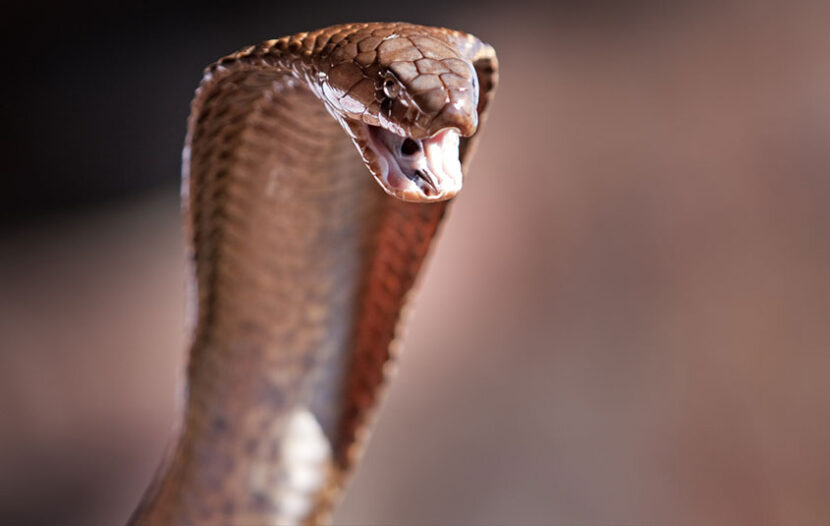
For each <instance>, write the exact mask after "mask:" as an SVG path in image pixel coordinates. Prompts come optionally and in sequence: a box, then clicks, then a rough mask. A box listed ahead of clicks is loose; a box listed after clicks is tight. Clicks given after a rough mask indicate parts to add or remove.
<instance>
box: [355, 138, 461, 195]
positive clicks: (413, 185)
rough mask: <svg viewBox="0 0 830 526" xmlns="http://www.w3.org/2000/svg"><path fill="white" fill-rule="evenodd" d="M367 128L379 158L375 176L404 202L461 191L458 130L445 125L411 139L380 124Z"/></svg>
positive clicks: (369, 142) (370, 146)
mask: <svg viewBox="0 0 830 526" xmlns="http://www.w3.org/2000/svg"><path fill="white" fill-rule="evenodd" d="M364 127H365V132H366V137H367V138H368V146H369V148H370V149H371V150H372V152H374V154H375V157H376V160H377V165H378V166H377V168H376V169H375V170H373V172H374V176H375V178H376V179H377V180H378V182H379V183H380V184H381V186H382V187H383V189H384V190H385V191H386V193H388V194H390V195H393V196H395V197H397V198H399V199H402V200H404V201H411V202H425V201H445V200H447V199H450V198H452V197H454V196H455V195H456V194H457V193H458V192H459V191H460V190H461V186H462V179H463V176H462V172H461V162H460V160H459V158H458V155H459V143H460V135H459V132H458V130H457V129H455V128H444V129H442V130H439V131H438V132H437V133H435V134H434V135H432V136H431V137H427V138H424V139H412V138H410V137H404V136H402V135H398V134H396V133H393V132H391V131H388V130H386V129H384V128H381V127H379V126H372V125H369V124H364Z"/></svg>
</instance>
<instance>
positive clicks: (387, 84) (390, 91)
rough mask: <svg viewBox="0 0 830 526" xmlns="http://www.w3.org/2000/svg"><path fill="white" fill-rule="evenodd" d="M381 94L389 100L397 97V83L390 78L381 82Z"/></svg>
mask: <svg viewBox="0 0 830 526" xmlns="http://www.w3.org/2000/svg"><path fill="white" fill-rule="evenodd" d="M383 94H384V95H386V96H387V97H388V98H390V99H394V98H395V97H397V96H398V83H397V82H395V81H394V80H393V79H391V78H387V79H386V80H384V81H383Z"/></svg>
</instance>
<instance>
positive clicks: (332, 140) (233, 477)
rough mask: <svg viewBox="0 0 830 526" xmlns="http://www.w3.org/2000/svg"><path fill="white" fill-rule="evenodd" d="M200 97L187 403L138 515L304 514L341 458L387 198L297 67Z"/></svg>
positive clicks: (237, 79)
mask: <svg viewBox="0 0 830 526" xmlns="http://www.w3.org/2000/svg"><path fill="white" fill-rule="evenodd" d="M196 104H199V105H200V106H201V112H200V113H199V116H197V117H196V119H195V125H194V127H193V128H192V129H191V137H190V140H189V144H190V151H189V157H190V174H189V175H190V177H189V181H188V182H187V183H186V184H187V188H188V190H189V192H188V202H187V212H186V215H187V224H188V229H189V232H190V236H191V241H192V258H193V262H194V266H193V278H194V280H193V284H194V286H195V296H196V298H197V299H196V302H197V307H196V313H197V314H196V316H195V319H196V321H195V328H194V332H193V335H192V344H191V350H190V359H189V366H188V393H187V394H188V396H187V404H186V410H185V415H184V424H183V426H182V428H181V431H180V435H179V439H178V442H177V443H176V445H175V447H174V449H173V451H172V454H171V455H170V456H169V459H168V460H167V461H166V463H165V465H164V467H163V468H162V471H161V472H160V474H159V477H158V479H157V482H156V483H155V484H154V486H153V488H152V489H151V490H150V492H149V493H148V494H147V497H146V498H145V502H144V504H143V505H142V506H141V507H140V509H139V511H138V512H137V514H136V516H135V518H134V523H136V524H154V525H155V524H168V523H176V524H178V523H182V524H186V523H197V524H230V523H233V524H237V523H239V524H272V523H280V524H283V523H297V522H300V521H302V520H303V518H304V517H307V516H309V514H310V513H311V512H312V510H313V507H314V505H315V500H317V499H319V496H318V494H319V493H320V492H321V491H323V490H324V487H325V485H326V483H327V479H328V473H329V472H330V471H331V470H332V469H333V467H332V462H333V451H332V447H331V443H332V439H333V437H334V435H336V433H337V429H338V425H339V423H340V420H339V415H340V413H341V411H342V407H341V405H342V403H341V401H342V400H343V398H344V391H345V389H346V386H345V381H346V378H347V375H346V374H345V371H346V370H347V369H348V368H349V365H350V363H349V362H350V358H351V353H350V349H351V347H352V345H353V340H354V338H355V334H354V328H355V325H356V317H357V313H358V312H359V307H360V300H359V298H360V294H361V291H362V289H363V288H364V286H365V276H366V272H367V265H368V264H369V258H368V257H367V255H369V254H371V253H372V252H373V248H372V247H373V243H375V242H376V234H377V230H378V225H379V221H380V217H381V215H382V209H383V206H382V205H383V203H384V201H386V200H387V199H388V198H387V197H386V196H385V195H384V194H383V192H382V191H381V190H380V189H379V188H377V185H376V184H375V183H374V181H372V180H371V178H370V177H369V176H367V174H366V169H365V168H364V167H363V164H362V162H361V161H360V158H359V157H358V156H357V153H356V152H355V149H354V147H353V146H352V144H351V142H350V141H349V139H348V138H347V136H346V135H345V134H344V133H343V131H342V129H341V127H340V126H339V125H338V124H337V123H336V122H335V121H334V120H333V119H332V118H331V116H329V115H328V113H327V112H326V111H325V109H324V107H323V106H322V104H321V103H320V102H319V100H317V99H316V98H315V97H314V95H313V94H312V93H311V92H310V91H309V89H307V88H306V87H305V86H304V85H303V84H301V83H298V82H295V81H294V78H293V77H289V76H284V75H283V76H276V77H275V76H274V75H273V74H266V73H263V74H257V73H251V72H245V73H242V74H239V75H233V74H229V75H227V76H226V77H225V78H223V79H220V80H215V81H214V84H212V85H211V87H210V89H207V90H205V89H203V91H202V92H201V93H200V94H199V95H198V96H197V103H196ZM185 155H186V156H187V155H188V152H186V154H185Z"/></svg>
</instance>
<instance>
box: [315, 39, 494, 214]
mask: <svg viewBox="0 0 830 526" xmlns="http://www.w3.org/2000/svg"><path fill="white" fill-rule="evenodd" d="M343 28H344V32H347V31H349V30H351V32H352V33H351V34H350V35H348V36H347V37H344V38H342V39H340V40H338V35H337V34H335V35H333V36H332V37H331V39H330V40H329V42H328V45H327V47H326V48H324V49H323V51H322V52H321V53H319V54H318V55H317V57H316V59H315V60H314V69H315V70H316V71H315V72H314V74H315V75H316V77H317V78H316V79H315V80H316V81H317V83H318V84H317V85H318V89H319V94H320V97H321V99H323V100H324V101H325V102H326V107H327V109H328V110H329V112H330V113H331V114H332V115H333V116H334V117H335V118H336V119H337V120H338V121H339V122H340V124H341V125H342V126H343V127H344V129H345V130H346V132H347V133H348V134H349V136H350V137H351V138H352V140H353V142H354V143H355V145H356V146H357V149H358V151H359V152H360V154H361V157H362V158H363V161H364V163H365V164H366V167H367V168H368V169H369V171H370V172H371V173H372V175H373V176H374V178H375V179H376V180H377V182H378V183H379V184H380V185H381V187H382V188H383V189H384V190H385V191H386V192H387V193H388V194H390V195H393V196H395V197H397V198H399V199H403V200H405V201H416V202H418V201H441V200H446V199H449V198H451V197H453V196H454V195H456V194H457V193H458V192H459V191H460V190H461V186H462V170H461V163H460V161H459V145H460V140H461V137H470V136H472V135H473V134H474V133H475V132H476V129H477V128H478V111H477V107H478V102H479V82H478V77H477V74H476V71H475V69H474V67H473V65H472V63H471V62H470V61H469V60H468V59H467V57H465V56H463V55H462V52H463V50H464V49H465V48H464V47H463V46H458V45H457V44H458V43H457V42H454V41H452V40H453V39H454V37H455V34H454V33H451V32H447V31H435V30H434V28H425V27H423V26H416V25H411V24H401V23H397V24H387V25H383V24H378V25H376V26H375V27H374V29H372V30H367V31H363V32H361V31H358V32H356V33H355V32H354V29H353V28H351V26H349V25H346V26H343Z"/></svg>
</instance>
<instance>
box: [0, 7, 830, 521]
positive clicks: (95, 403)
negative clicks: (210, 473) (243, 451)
mask: <svg viewBox="0 0 830 526" xmlns="http://www.w3.org/2000/svg"><path fill="white" fill-rule="evenodd" d="M294 4H295V2H199V3H193V4H190V5H178V4H177V5H173V4H170V3H167V2H152V1H150V2H133V3H121V4H118V3H110V2H101V1H83V0H82V1H80V2H72V3H65V4H60V5H57V4H56V5H53V6H49V7H45V6H43V5H41V4H37V3H18V4H17V5H16V6H13V7H12V6H8V7H6V8H4V11H5V14H4V19H3V21H2V22H0V24H2V28H3V35H4V37H3V38H4V39H5V40H7V44H6V47H5V54H4V63H5V64H4V69H5V71H6V75H5V80H4V82H2V83H0V101H2V104H0V107H2V115H3V135H2V136H3V140H2V141H0V149H1V150H2V151H1V152H0V154H2V156H1V157H0V158H2V160H3V161H2V163H1V164H2V168H0V170H2V181H3V187H2V192H0V203H2V206H0V523H1V524H15V525H27V524H69V525H84V526H86V525H109V524H121V523H123V522H124V521H125V520H126V518H127V516H128V515H129V513H130V511H131V509H132V507H133V506H134V504H135V503H136V501H137V499H138V497H139V495H140V493H141V492H142V490H143V488H144V486H145V485H146V483H147V482H148V480H149V479H150V477H151V475H152V472H153V470H154V469H155V466H156V463H157V461H158V459H159V457H160V455H161V453H162V451H163V449H164V446H165V443H166V441H167V439H168V437H169V432H170V429H171V426H172V424H173V422H174V419H175V415H176V413H175V410H176V407H177V400H178V397H179V396H180V390H181V387H182V386H181V380H180V375H181V371H182V364H183V358H184V356H183V347H182V345H183V341H184V334H183V329H182V326H183V305H184V300H183V290H184V289H183V282H184V276H185V260H184V249H183V236H182V232H181V229H180V219H179V211H178V195H177V192H178V177H179V168H180V151H181V145H182V142H183V138H184V130H185V120H186V117H187V114H188V112H189V101H190V97H191V95H192V93H193V90H194V89H195V87H196V85H197V83H198V82H199V79H200V77H201V70H202V68H203V67H204V66H205V65H207V64H209V63H210V62H212V61H213V60H214V59H216V58H218V57H220V56H222V55H224V54H226V53H228V52H230V51H234V50H236V49H238V48H240V47H243V46H245V45H247V44H251V43H255V42H258V41H260V40H264V39H267V38H271V37H277V36H281V35H284V34H290V33H295V32H297V31H301V30H306V29H313V28H317V27H322V26H326V25H330V24H333V23H339V22H345V21H359V20H378V19H379V20H395V19H405V20H408V21H412V22H419V23H425V24H430V25H446V26H449V27H455V28H458V29H463V30H466V31H470V32H473V33H475V34H477V35H478V36H480V37H481V38H482V39H484V40H486V41H489V42H491V43H492V44H494V46H495V47H496V49H497V50H498V53H499V59H500V62H501V74H502V76H501V78H502V83H501V86H500V90H499V92H498V95H497V97H496V101H495V104H494V106H493V109H492V113H491V117H490V120H489V122H488V126H487V128H486V130H485V133H484V136H483V138H482V143H481V146H480V148H479V151H478V155H477V158H476V159H475V160H474V162H473V164H472V166H471V170H470V173H469V177H468V178H467V183H466V185H465V190H464V192H463V193H462V195H461V196H460V198H459V199H457V201H456V203H455V205H454V206H453V210H452V213H451V216H450V219H449V221H448V223H447V224H446V226H445V228H444V230H443V234H442V237H441V239H440V242H439V244H438V246H437V248H436V250H435V252H434V254H433V258H432V260H431V261H430V264H429V268H428V272H427V276H426V279H424V280H423V286H422V288H421V290H420V293H419V294H418V296H417V300H416V305H415V309H414V315H413V317H412V320H411V323H410V324H409V327H408V329H407V332H406V336H407V337H406V340H405V345H404V352H403V358H402V360H401V364H400V365H401V367H400V369H399V372H398V376H397V378H396V380H395V381H394V382H393V383H392V385H391V388H390V389H389V390H388V395H387V399H386V403H385V405H384V408H383V411H382V413H381V417H380V419H379V422H378V426H377V429H376V431H375V434H374V436H373V438H372V440H371V443H370V447H369V449H368V453H367V455H366V457H365V462H364V464H363V465H362V466H361V468H360V469H359V471H358V473H357V475H356V477H355V479H354V481H353V484H352V486H351V489H350V491H349V493H348V495H347V497H346V499H345V501H344V503H343V506H342V508H341V509H340V510H339V512H338V514H337V517H336V519H337V523H338V524H342V525H347V524H384V525H391V524H425V525H444V524H471V525H472V524H476V525H477V524H482V525H486V524H493V525H495V524H523V525H525V524H526V525H531V524H532V525H560V524H561V525H566V524H567V525H571V524H581V525H587V524H591V525H611V524H614V525H617V524H626V525H634V524H637V525H640V524H648V525H654V524H725V525H726V524H730V525H735V524H751V525H763V524H770V525H774V524H798V525H812V524H815V525H823V524H830V498H828V495H830V453H828V445H830V418H828V416H830V382H829V381H828V372H830V352H828V351H829V350H830V323H828V318H829V317H830V206H828V204H830V147H828V139H830V60H828V50H830V4H828V3H827V2H821V1H815V2H810V1H794V2H780V3H772V2H764V1H759V2H692V1H689V2H656V1H655V2H649V1H636V2H625V3H617V2H603V1H592V2H587V3H586V2H577V1H558V2H556V1H555V2H553V3H547V4H545V5H544V6H542V5H539V6H536V5H533V4H523V3H521V2H509V3H499V2H486V1H485V2H482V1H480V0H479V1H475V2H473V1H467V2H454V3H451V4H450V3H447V2H439V1H432V0H430V1H421V2H417V3H413V2H359V3H358V2H355V3H354V4H356V5H352V2H334V1H322V0H320V1H315V2H296V4H297V5H294Z"/></svg>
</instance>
